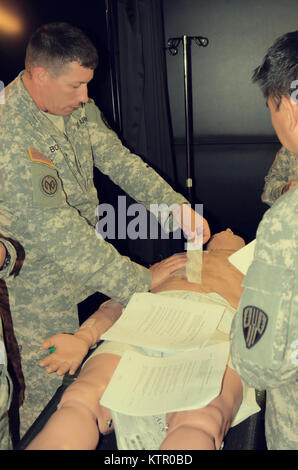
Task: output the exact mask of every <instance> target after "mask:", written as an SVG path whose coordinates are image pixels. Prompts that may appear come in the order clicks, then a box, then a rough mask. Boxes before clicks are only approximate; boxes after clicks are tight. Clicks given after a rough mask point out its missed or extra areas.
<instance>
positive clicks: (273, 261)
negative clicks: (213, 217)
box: [230, 187, 298, 390]
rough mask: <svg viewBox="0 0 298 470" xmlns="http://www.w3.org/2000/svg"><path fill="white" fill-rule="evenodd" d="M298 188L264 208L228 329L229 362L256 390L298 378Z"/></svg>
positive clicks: (277, 385) (291, 381) (283, 383)
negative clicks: (237, 302)
mask: <svg viewBox="0 0 298 470" xmlns="http://www.w3.org/2000/svg"><path fill="white" fill-rule="evenodd" d="M297 201H298V187H297V189H296V188H294V189H293V190H291V191H289V192H288V193H286V194H285V195H284V196H282V197H281V198H280V200H279V201H278V202H277V203H276V204H274V205H273V206H272V208H271V209H270V210H269V211H267V212H266V213H265V215H264V217H263V219H262V221H261V224H260V226H259V228H258V231H257V239H256V247H255V255H254V260H253V263H252V264H251V266H250V268H249V269H248V272H247V274H246V276H245V278H244V280H243V286H244V291H243V294H242V296H241V299H240V302H239V306H238V310H237V312H236V314H235V317H234V319H233V323H232V328H231V337H230V339H231V356H232V363H233V365H234V367H235V369H236V370H237V372H238V373H239V375H240V376H241V377H242V378H243V380H244V381H245V382H247V383H248V384H249V385H251V386H253V387H255V388H258V389H260V390H263V389H267V388H277V387H281V386H282V385H285V384H290V383H294V382H295V381H297V380H298V367H297V365H298V321H297V311H298V289H297V274H298V273H297V233H298V217H297V212H298V204H297Z"/></svg>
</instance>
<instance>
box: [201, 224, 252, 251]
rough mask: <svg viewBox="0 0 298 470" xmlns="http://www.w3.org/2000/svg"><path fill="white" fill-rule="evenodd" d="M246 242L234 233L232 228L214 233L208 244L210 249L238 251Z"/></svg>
mask: <svg viewBox="0 0 298 470" xmlns="http://www.w3.org/2000/svg"><path fill="white" fill-rule="evenodd" d="M244 245H245V242H244V240H243V238H241V237H239V236H238V235H234V233H233V232H232V230H231V229H230V228H227V229H226V230H223V231H222V232H219V233H216V234H215V235H213V236H212V237H211V239H210V241H209V243H208V245H207V249H208V251H212V250H231V251H237V250H240V248H243V247H244Z"/></svg>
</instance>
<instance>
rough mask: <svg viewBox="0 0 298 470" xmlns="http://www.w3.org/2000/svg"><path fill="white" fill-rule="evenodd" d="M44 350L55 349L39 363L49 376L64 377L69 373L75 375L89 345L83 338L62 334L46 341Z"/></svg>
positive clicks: (43, 346)
mask: <svg viewBox="0 0 298 470" xmlns="http://www.w3.org/2000/svg"><path fill="white" fill-rule="evenodd" d="M42 348H43V349H49V348H54V349H55V351H54V352H52V353H50V354H49V355H48V356H47V357H45V358H44V359H42V360H41V361H40V363H39V365H40V366H41V367H45V370H46V372H47V373H48V374H51V373H52V372H56V374H57V375H64V374H66V372H69V374H70V375H73V374H74V373H75V372H76V370H77V369H78V367H79V366H80V365H81V363H82V361H83V359H84V357H85V356H86V354H87V352H88V350H89V345H88V344H87V342H86V341H84V340H83V339H81V338H77V337H76V336H74V335H68V334H63V333H61V334H57V335H54V336H51V337H50V338H48V339H46V340H45V341H44V342H43V344H42Z"/></svg>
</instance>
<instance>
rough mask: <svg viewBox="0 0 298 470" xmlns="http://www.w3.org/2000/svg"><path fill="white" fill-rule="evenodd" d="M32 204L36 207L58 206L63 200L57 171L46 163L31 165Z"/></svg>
mask: <svg viewBox="0 0 298 470" xmlns="http://www.w3.org/2000/svg"><path fill="white" fill-rule="evenodd" d="M31 174H32V186H33V205H34V207H38V208H43V207H44V208H55V207H60V206H61V205H62V204H63V202H64V201H65V197H64V193H63V189H62V184H61V181H60V178H59V176H58V173H57V171H56V170H55V169H54V168H51V167H49V166H48V165H43V164H40V163H34V164H32V165H31Z"/></svg>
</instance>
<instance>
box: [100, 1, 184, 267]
mask: <svg viewBox="0 0 298 470" xmlns="http://www.w3.org/2000/svg"><path fill="white" fill-rule="evenodd" d="M108 4H110V8H111V9H112V10H113V15H110V20H109V21H115V24H114V25H110V27H109V29H110V30H111V31H116V32H117V35H116V34H114V36H113V52H114V58H113V59H114V60H112V63H114V74H113V75H114V77H116V80H118V83H117V84H116V86H114V88H115V89H117V90H119V106H120V110H119V111H120V112H119V115H120V122H118V123H117V124H118V127H119V130H120V133H121V137H122V139H123V142H124V144H125V145H126V146H127V147H128V148H130V150H131V151H133V152H134V153H136V154H138V155H140V156H141V157H142V158H143V159H144V160H145V161H146V162H148V163H149V164H150V166H152V167H153V168H154V169H155V170H156V171H157V172H158V173H159V174H160V175H161V176H163V177H164V178H165V179H166V181H167V182H168V183H170V184H171V185H172V186H173V187H174V188H175V186H176V182H177V175H176V169H175V164H174V161H175V159H174V153H173V139H172V127H171V120H170V112H169V104H168V90H167V75H166V60H165V42H164V29H163V10H162V2H160V1H159V0H112V1H109V2H108ZM115 42H116V44H115ZM115 101H117V99H115ZM132 202H134V201H132V200H131V199H130V198H129V197H128V198H127V206H128V205H129V204H130V203H132ZM162 202H163V201H159V203H162ZM128 220H129V219H128ZM149 224H150V215H149V214H148V232H149ZM162 235H163V236H164V234H161V236H162ZM182 250H183V240H180V241H179V240H173V239H172V238H171V237H170V239H161V238H159V239H158V240H150V239H148V237H147V239H146V240H141V239H136V240H128V251H129V253H128V254H129V255H130V256H131V257H133V258H135V259H137V260H138V259H139V260H140V262H142V263H143V264H144V263H145V264H152V263H154V262H156V261H159V260H161V259H163V258H165V257H167V256H169V255H171V254H172V253H174V252H177V251H182Z"/></svg>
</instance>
